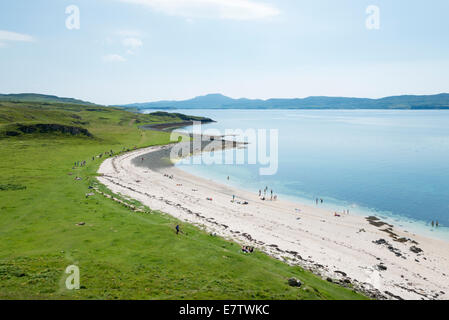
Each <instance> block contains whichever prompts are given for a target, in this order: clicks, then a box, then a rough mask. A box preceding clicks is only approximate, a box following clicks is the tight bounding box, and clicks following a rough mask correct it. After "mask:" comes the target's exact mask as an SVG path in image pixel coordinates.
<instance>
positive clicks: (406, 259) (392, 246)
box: [98, 142, 449, 299]
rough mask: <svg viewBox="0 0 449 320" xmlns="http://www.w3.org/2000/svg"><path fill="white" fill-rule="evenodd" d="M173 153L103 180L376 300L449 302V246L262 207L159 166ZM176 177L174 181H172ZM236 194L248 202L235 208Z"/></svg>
mask: <svg viewBox="0 0 449 320" xmlns="http://www.w3.org/2000/svg"><path fill="white" fill-rule="evenodd" d="M209 143H210V142H209ZM215 143H216V142H215ZM217 146H218V144H217ZM171 147H172V146H163V147H151V148H147V149H142V150H138V151H134V152H131V153H128V154H125V155H121V156H118V157H115V158H111V159H107V160H106V161H105V162H104V163H103V164H102V165H101V167H100V169H99V173H100V174H101V175H102V176H101V177H99V178H98V179H99V180H100V182H101V183H103V184H104V185H106V186H107V187H108V188H109V189H111V190H112V191H113V192H114V193H121V194H122V195H125V196H127V197H130V198H134V199H136V200H138V201H140V202H142V203H143V204H145V205H147V206H149V207H150V208H152V209H153V210H160V211H162V212H164V213H167V214H170V215H172V216H174V217H176V218H179V219H180V220H182V221H185V222H189V223H192V224H195V225H198V226H200V227H202V228H204V229H205V230H207V231H208V232H210V233H213V234H216V235H218V236H222V237H224V238H227V239H231V240H234V241H237V242H239V243H241V244H245V245H251V246H254V247H255V248H257V249H258V250H261V251H263V252H265V253H267V254H269V255H271V256H273V257H275V258H277V259H280V260H283V261H285V262H287V263H289V264H291V265H300V266H302V267H303V268H305V269H308V270H310V271H312V272H314V273H315V274H317V275H320V276H322V277H323V278H324V279H328V280H329V281H333V282H337V283H340V284H341V285H344V286H352V287H354V288H355V289H357V290H358V291H361V292H364V293H366V294H368V295H370V296H371V297H375V298H378V299H400V298H401V299H448V298H449V293H448V292H447V291H449V275H447V274H446V273H444V272H445V270H449V243H447V242H444V241H440V240H436V239H430V238H426V237H423V236H420V235H411V234H410V233H407V232H403V231H400V230H397V228H395V227H394V226H392V225H389V224H385V223H384V222H381V221H378V220H374V219H372V218H371V220H370V221H367V219H366V218H363V217H360V216H355V215H344V216H341V217H334V216H333V213H331V212H329V210H326V209H323V208H319V207H318V208H317V207H312V206H307V205H304V204H300V203H296V202H291V201H288V200H279V201H273V202H272V201H262V200H260V199H259V198H258V196H257V194H253V193H251V192H249V191H245V190H239V189H238V188H233V187H229V186H225V185H222V184H219V183H216V182H214V181H211V180H208V179H204V178H199V177H197V176H194V175H191V174H189V173H187V172H185V171H183V170H181V169H178V168H176V167H174V166H172V165H162V166H154V163H157V161H154V160H156V158H158V157H160V152H161V151H164V152H168V151H169V150H170V148H171ZM229 147H235V144H234V143H232V144H231V145H229ZM158 152H159V154H158ZM151 156H153V158H152V159H151V160H150V162H149V163H143V164H142V163H141V164H140V165H139V159H140V158H142V157H144V158H147V157H151ZM159 159H160V158H159ZM165 164H167V162H165ZM171 175H173V178H172V179H170V178H168V177H167V176H171ZM234 194H236V195H238V201H240V202H241V203H243V201H247V202H248V203H249V204H248V205H242V204H237V203H232V202H231V200H232V195H234ZM207 198H212V201H210V200H207ZM297 209H300V212H299V211H298V210H297ZM412 250H413V251H412ZM420 250H422V251H420Z"/></svg>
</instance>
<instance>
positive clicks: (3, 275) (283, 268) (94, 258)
mask: <svg viewBox="0 0 449 320" xmlns="http://www.w3.org/2000/svg"><path fill="white" fill-rule="evenodd" d="M188 118H189V117H187V119H188ZM185 119H186V117H185V116H179V115H172V114H167V113H157V114H149V115H144V114H137V113H131V112H127V111H125V110H120V109H116V108H110V107H107V108H106V107H99V106H98V107H97V106H96V107H92V106H82V105H75V104H63V105H61V104H60V103H57V104H48V103H39V102H27V103H12V102H0V144H1V148H2V152H1V153H0V176H1V177H2V179H1V181H0V217H1V223H0V235H1V239H2V241H0V283H1V286H0V299H365V297H364V296H362V295H360V294H358V293H355V292H354V291H353V290H352V289H351V288H343V287H341V286H338V285H337V284H335V283H330V282H327V281H325V280H322V279H321V278H319V277H317V276H315V275H313V274H312V273H310V272H307V271H305V270H303V269H301V268H300V267H291V266H289V265H287V264H285V263H283V262H281V261H278V260H275V259H272V258H270V257H269V256H267V255H265V254H263V253H260V252H257V253H255V254H253V255H244V254H242V253H241V250H240V246H239V245H238V244H237V243H234V242H230V241H226V240H224V239H221V238H219V237H211V236H210V235H209V234H208V233H206V232H204V231H202V230H200V229H199V228H197V227H193V226H191V225H188V224H184V223H182V222H180V221H178V220H176V219H174V218H172V217H171V216H168V215H166V214H164V213H161V212H157V211H153V210H151V209H150V208H148V207H144V206H142V205H141V204H140V203H138V202H136V201H133V200H129V199H125V198H124V197H122V196H120V195H113V196H114V197H116V198H119V199H121V200H122V201H123V203H124V204H126V205H124V204H121V203H117V202H114V201H112V200H111V199H109V198H107V197H105V196H103V195H102V194H99V193H96V192H94V191H93V189H92V188H93V187H95V188H98V189H99V190H101V191H102V192H104V193H106V194H107V195H112V194H111V192H110V191H108V190H106V189H105V188H104V187H103V186H102V185H101V184H99V182H98V180H97V179H96V177H97V173H96V172H97V170H98V167H99V165H100V163H101V162H102V160H103V159H105V158H107V157H109V156H110V154H111V153H112V154H113V155H117V154H120V153H122V152H126V151H127V150H131V149H134V148H142V147H148V146H151V145H162V144H167V143H169V142H170V140H169V136H170V134H169V133H167V132H161V131H151V130H142V129H141V126H142V125H151V124H157V123H165V122H176V121H179V122H183V121H185ZM24 127H25V128H34V130H33V129H31V130H29V129H25V130H22V129H23V128H24ZM69 127H72V128H78V130H73V131H64V130H63V129H62V128H69ZM21 128H22V129H21ZM82 130H86V131H82ZM7 132H10V134H6V133H7ZM11 132H15V133H16V134H11ZM87 132H88V133H89V134H87ZM83 161H85V162H86V163H85V165H79V163H78V162H81V163H82V162H83ZM130 205H132V206H135V207H136V208H139V209H140V210H141V211H139V212H137V211H133V210H132V209H130V207H129V206H130ZM177 224H181V225H182V230H183V232H184V233H183V234H182V235H181V236H176V233H175V232H174V228H175V226H176V225H177ZM69 265H77V266H78V267H79V268H80V277H81V280H80V285H81V288H80V290H74V291H70V290H67V289H66V287H65V279H66V277H67V275H66V274H65V273H64V271H65V270H66V268H67V267H68V266H69ZM291 277H295V278H297V279H299V280H300V281H301V282H302V283H303V285H302V286H301V288H295V287H291V286H289V284H288V279H289V278H291Z"/></svg>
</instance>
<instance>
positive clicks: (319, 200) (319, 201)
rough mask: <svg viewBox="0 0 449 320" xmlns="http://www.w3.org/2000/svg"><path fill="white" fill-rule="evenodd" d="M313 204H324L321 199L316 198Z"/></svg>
mask: <svg viewBox="0 0 449 320" xmlns="http://www.w3.org/2000/svg"><path fill="white" fill-rule="evenodd" d="M315 203H316V205H318V203H321V204H323V203H324V200H323V199H318V198H316V199H315Z"/></svg>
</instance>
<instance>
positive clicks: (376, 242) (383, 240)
mask: <svg viewBox="0 0 449 320" xmlns="http://www.w3.org/2000/svg"><path fill="white" fill-rule="evenodd" d="M373 243H375V244H379V245H381V244H388V242H387V241H386V240H385V239H379V240H376V241H373Z"/></svg>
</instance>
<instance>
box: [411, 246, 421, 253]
mask: <svg viewBox="0 0 449 320" xmlns="http://www.w3.org/2000/svg"><path fill="white" fill-rule="evenodd" d="M410 251H411V252H414V253H421V252H423V251H422V249H421V248H418V247H416V246H411V247H410Z"/></svg>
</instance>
